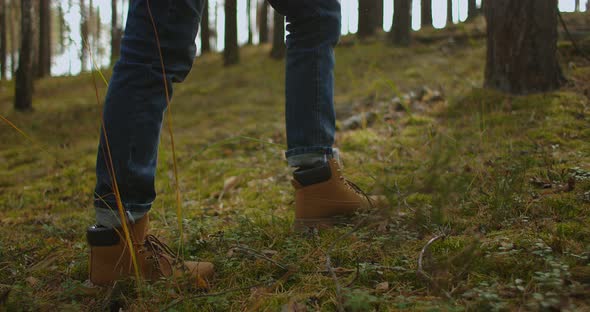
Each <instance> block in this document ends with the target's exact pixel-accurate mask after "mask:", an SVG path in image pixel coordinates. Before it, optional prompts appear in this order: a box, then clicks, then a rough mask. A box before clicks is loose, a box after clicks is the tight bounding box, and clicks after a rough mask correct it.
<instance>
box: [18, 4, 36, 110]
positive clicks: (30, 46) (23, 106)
mask: <svg viewBox="0 0 590 312" xmlns="http://www.w3.org/2000/svg"><path fill="white" fill-rule="evenodd" d="M32 2H33V0H22V2H21V36H20V38H21V42H20V56H19V58H18V69H17V71H16V81H15V84H14V85H15V90H14V109H16V110H19V111H28V110H32V109H33V58H34V53H33V50H34V43H33V39H34V32H35V29H34V28H35V27H34V24H35V23H33V20H34V7H35V5H34V4H33V3H32Z"/></svg>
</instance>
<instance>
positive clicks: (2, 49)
mask: <svg viewBox="0 0 590 312" xmlns="http://www.w3.org/2000/svg"><path fill="white" fill-rule="evenodd" d="M7 44H8V40H6V0H0V80H6V72H7V70H6V61H7V60H8V59H7V57H6V51H8V49H7V47H6V45H7Z"/></svg>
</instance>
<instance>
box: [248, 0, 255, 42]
mask: <svg viewBox="0 0 590 312" xmlns="http://www.w3.org/2000/svg"><path fill="white" fill-rule="evenodd" d="M246 11H247V14H246V16H247V18H248V45H252V44H253V43H254V38H253V35H252V0H246Z"/></svg>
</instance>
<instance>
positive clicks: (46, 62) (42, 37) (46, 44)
mask: <svg viewBox="0 0 590 312" xmlns="http://www.w3.org/2000/svg"><path fill="white" fill-rule="evenodd" d="M51 35H52V33H51V3H50V1H49V0H40V1H39V55H38V57H39V60H38V61H37V64H38V66H37V77H38V78H42V77H46V76H48V75H50V74H51Z"/></svg>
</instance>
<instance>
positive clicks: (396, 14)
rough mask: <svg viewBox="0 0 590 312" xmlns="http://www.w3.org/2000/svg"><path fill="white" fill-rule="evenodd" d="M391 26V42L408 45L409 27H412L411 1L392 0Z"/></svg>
mask: <svg viewBox="0 0 590 312" xmlns="http://www.w3.org/2000/svg"><path fill="white" fill-rule="evenodd" d="M393 6H394V9H393V26H392V28H391V33H390V34H391V39H392V42H393V44H395V45H399V46H408V45H410V41H411V38H410V29H411V27H412V2H411V0H394V4H393Z"/></svg>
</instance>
